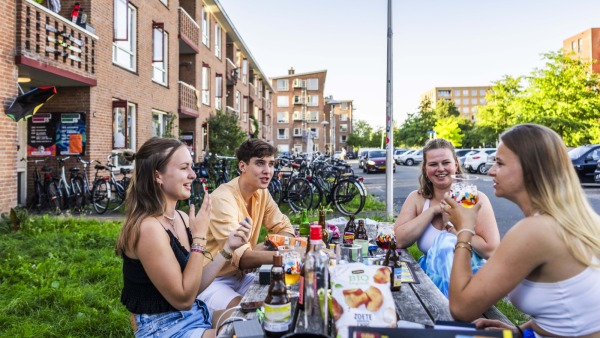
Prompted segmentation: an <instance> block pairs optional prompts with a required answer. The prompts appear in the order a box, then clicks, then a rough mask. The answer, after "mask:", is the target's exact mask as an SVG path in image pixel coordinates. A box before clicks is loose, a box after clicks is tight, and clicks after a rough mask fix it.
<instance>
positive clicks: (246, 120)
mask: <svg viewBox="0 0 600 338" xmlns="http://www.w3.org/2000/svg"><path fill="white" fill-rule="evenodd" d="M242 115H243V116H244V117H243V120H242V121H244V122H248V113H244V114H242Z"/></svg>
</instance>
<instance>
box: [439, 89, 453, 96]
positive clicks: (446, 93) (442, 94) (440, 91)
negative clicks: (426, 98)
mask: <svg viewBox="0 0 600 338" xmlns="http://www.w3.org/2000/svg"><path fill="white" fill-rule="evenodd" d="M438 96H440V97H449V96H450V91H449V90H438Z"/></svg>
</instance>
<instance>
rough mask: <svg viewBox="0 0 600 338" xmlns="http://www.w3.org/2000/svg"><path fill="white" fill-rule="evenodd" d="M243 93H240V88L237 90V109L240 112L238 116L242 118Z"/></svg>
mask: <svg viewBox="0 0 600 338" xmlns="http://www.w3.org/2000/svg"><path fill="white" fill-rule="evenodd" d="M241 99H242V94H241V93H240V91H239V90H236V92H235V110H236V112H237V113H238V118H239V119H241V118H242V102H241Z"/></svg>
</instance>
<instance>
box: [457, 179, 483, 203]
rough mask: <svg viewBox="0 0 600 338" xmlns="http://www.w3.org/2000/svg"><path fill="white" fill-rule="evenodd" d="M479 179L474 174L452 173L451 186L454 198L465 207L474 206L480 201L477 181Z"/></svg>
mask: <svg viewBox="0 0 600 338" xmlns="http://www.w3.org/2000/svg"><path fill="white" fill-rule="evenodd" d="M478 179H479V178H478V177H477V176H473V175H452V186H451V187H450V194H451V196H452V199H454V200H455V201H456V203H458V204H460V205H462V206H463V207H465V208H472V207H473V206H474V205H475V204H477V202H478V201H479V199H478V197H477V184H476V183H475V182H476V181H477V180H478Z"/></svg>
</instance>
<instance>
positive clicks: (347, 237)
mask: <svg viewBox="0 0 600 338" xmlns="http://www.w3.org/2000/svg"><path fill="white" fill-rule="evenodd" d="M355 232H356V223H354V215H350V221H348V224H346V229H344V234H343V235H342V236H343V238H344V242H345V243H346V244H352V242H354V233H355Z"/></svg>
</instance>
